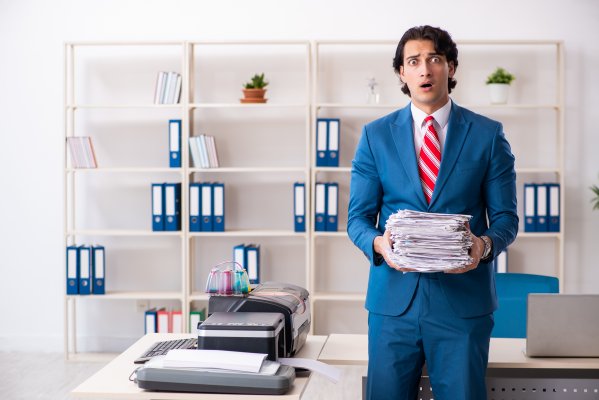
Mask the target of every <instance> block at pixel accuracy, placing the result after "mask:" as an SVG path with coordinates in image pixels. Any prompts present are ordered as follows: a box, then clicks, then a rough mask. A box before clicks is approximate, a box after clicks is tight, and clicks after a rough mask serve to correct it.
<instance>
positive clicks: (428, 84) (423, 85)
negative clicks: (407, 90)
mask: <svg viewBox="0 0 599 400" xmlns="http://www.w3.org/2000/svg"><path fill="white" fill-rule="evenodd" d="M420 87H421V88H429V87H433V84H432V83H423V84H422V85H420Z"/></svg>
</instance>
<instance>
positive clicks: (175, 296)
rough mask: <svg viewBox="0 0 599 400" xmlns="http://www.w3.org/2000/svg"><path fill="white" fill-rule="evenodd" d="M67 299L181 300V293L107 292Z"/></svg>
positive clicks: (72, 296)
mask: <svg viewBox="0 0 599 400" xmlns="http://www.w3.org/2000/svg"><path fill="white" fill-rule="evenodd" d="M67 297H68V298H69V299H72V298H76V299H92V300H182V298H183V295H182V293H181V292H107V293H106V294H99V295H95V294H91V295H67Z"/></svg>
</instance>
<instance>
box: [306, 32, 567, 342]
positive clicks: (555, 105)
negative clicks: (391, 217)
mask: <svg viewBox="0 0 599 400" xmlns="http://www.w3.org/2000/svg"><path fill="white" fill-rule="evenodd" d="M329 45H332V46H344V45H347V46H351V47H352V48H353V49H355V53H356V57H359V56H360V54H359V51H360V50H359V49H360V47H361V46H366V47H368V46H380V45H388V46H397V41H384V40H383V41H353V40H351V41H350V40H339V41H338V40H332V41H331V40H323V41H315V42H314V43H313V59H314V64H313V66H312V75H313V80H312V84H313V86H312V115H313V121H312V127H313V132H312V142H313V143H315V139H316V137H315V136H316V133H315V129H314V127H315V126H316V120H317V118H318V117H319V112H320V111H321V110H323V109H329V110H333V111H334V110H347V109H356V110H360V109H362V110H380V111H381V113H380V115H379V116H382V115H384V114H386V113H387V112H391V111H393V110H395V109H398V108H401V107H403V106H404V105H405V104H385V103H383V104H360V103H355V102H348V103H342V102H319V83H320V76H319V67H320V62H321V60H320V51H321V48H322V47H323V46H329ZM457 45H458V48H459V49H462V48H463V47H465V46H469V45H483V46H491V47H492V46H496V45H501V46H506V45H507V46H552V47H553V46H554V47H555V54H556V59H555V67H556V76H555V83H554V85H555V89H556V98H555V101H554V102H552V101H548V102H543V103H538V104H536V103H525V104H518V103H515V104H514V103H511V104H510V103H508V104H501V105H496V104H489V103H480V104H467V103H460V104H461V105H462V106H464V107H466V108H471V109H472V108H473V109H483V110H543V109H545V110H553V111H554V112H555V118H556V132H557V138H556V140H557V147H556V149H557V151H556V152H557V154H556V155H555V156H556V157H557V160H556V163H555V166H554V167H552V168H542V167H538V168H537V167H527V168H516V173H517V175H522V174H551V175H553V176H555V177H556V180H555V181H556V182H557V183H559V184H560V188H561V190H560V216H561V218H560V231H559V232H550V233H541V232H538V233H537V232H520V233H519V234H518V237H517V242H524V241H526V240H529V239H543V240H554V241H556V244H555V260H556V270H555V271H553V272H551V271H548V274H549V275H554V276H556V277H558V279H559V285H560V291H563V288H564V278H565V271H564V228H565V224H564V221H565V182H564V129H565V125H564V51H563V43H562V42H561V41H545V40H542V41H541V40H539V41H520V40H508V41H503V40H470V41H458V42H457ZM362 48H364V47H362ZM491 67H494V66H491ZM461 68H462V69H464V68H466V69H467V68H468V66H461ZM397 90H398V91H399V87H398V88H397ZM406 103H407V101H406ZM387 110H389V111H387ZM328 117H330V115H329V116H328ZM373 119H376V117H375V118H373ZM342 126H343V124H342ZM343 141H344V139H343V128H342V132H341V140H340V142H341V146H343ZM315 159H316V156H315V149H312V159H311V165H312V177H311V181H312V185H314V183H315V182H316V181H317V180H318V179H317V175H318V174H319V173H321V172H322V173H324V172H337V173H340V174H346V173H347V174H349V173H350V171H351V168H350V167H347V166H341V167H339V168H331V167H315V165H316V161H315ZM341 207H347V204H340V205H339V208H341ZM310 208H311V209H312V210H314V199H313V196H312V197H311V207H310ZM518 212H519V214H520V217H521V218H522V215H521V205H519V210H518ZM310 226H311V248H312V255H311V267H312V269H313V272H312V277H313V280H312V281H311V282H310V287H312V288H315V287H316V282H315V280H314V277H315V271H314V270H315V268H317V259H318V255H317V254H316V244H315V240H316V239H317V238H326V237H340V236H341V237H343V236H346V235H347V234H346V232H315V231H314V224H313V223H312V224H311V225H310ZM533 258H534V257H531V260H532V259H533ZM312 299H313V302H314V303H318V302H320V301H325V302H329V301H333V302H345V303H358V304H359V303H360V302H362V301H364V299H365V293H339V292H327V291H322V292H319V291H316V292H314V293H312ZM317 333H320V332H318V330H317Z"/></svg>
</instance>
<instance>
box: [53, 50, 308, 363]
mask: <svg viewBox="0 0 599 400" xmlns="http://www.w3.org/2000/svg"><path fill="white" fill-rule="evenodd" d="M215 62H216V63H215ZM134 66H135V67H134ZM158 71H177V72H179V73H180V74H181V76H182V90H181V98H180V102H179V103H178V104H153V100H154V97H153V90H154V85H155V80H156V75H157V73H158ZM260 72H265V73H266V76H267V79H269V80H270V82H271V84H270V85H269V87H268V89H269V91H268V92H267V96H266V97H267V98H268V99H269V101H268V103H266V104H241V103H240V102H239V98H240V97H241V96H242V93H241V88H242V83H244V82H246V81H247V80H248V79H249V78H250V77H251V76H252V75H253V74H254V73H260ZM288 75H289V76H288ZM310 79H311V77H310V43H309V42H307V41H236V42H231V41H181V42H123V43H120V42H106V43H104V42H74V43H67V44H65V93H64V116H65V137H70V136H80V135H83V136H92V140H93V143H94V147H95V150H96V157H97V159H98V164H99V166H98V168H95V169H76V168H72V167H71V166H70V162H69V155H68V153H67V151H65V163H64V177H65V179H64V182H65V185H64V187H65V188H64V193H65V195H64V196H65V208H64V212H65V221H64V243H65V246H67V245H70V244H73V243H77V244H82V243H100V244H104V243H106V245H105V247H106V254H107V255H106V289H107V290H106V294H105V295H90V296H84V295H65V301H64V304H65V306H64V309H65V320H64V330H65V343H64V346H65V354H66V356H67V358H73V357H75V358H76V357H77V353H78V352H79V346H78V339H79V337H80V336H81V334H82V331H83V330H84V329H81V326H80V325H81V324H82V323H81V322H78V321H81V320H85V319H86V318H84V317H86V315H83V314H84V313H86V312H87V309H88V308H90V305H91V304H93V303H97V304H96V305H93V306H91V310H92V311H91V312H97V311H96V310H97V309H98V308H99V309H100V310H103V309H106V310H107V309H108V304H111V303H113V301H129V303H133V304H131V305H130V306H127V307H128V308H130V310H127V313H129V314H131V315H134V317H133V318H134V319H137V320H138V326H137V328H136V331H137V332H138V333H139V335H140V336H141V335H142V334H143V313H141V312H140V311H139V310H137V312H136V313H135V314H133V313H134V312H135V311H134V310H135V308H136V305H135V302H136V301H138V304H137V307H139V302H140V301H141V302H142V304H150V305H151V306H157V307H160V306H162V305H166V306H167V308H172V309H181V310H182V312H183V315H184V316H185V318H183V320H184V324H185V326H184V329H185V330H186V331H187V330H189V329H190V327H189V326H188V321H189V319H188V318H187V317H188V316H189V312H190V310H191V309H192V307H193V306H194V305H196V306H198V307H200V308H201V307H202V306H207V301H208V295H206V294H205V293H203V289H204V285H205V280H206V277H207V275H208V272H209V270H210V268H211V267H212V266H213V265H215V264H217V263H218V262H220V261H222V260H224V259H231V255H232V245H234V244H237V243H238V242H246V243H247V242H249V241H251V242H255V243H258V244H260V245H261V249H262V257H263V260H262V263H261V264H262V268H263V279H264V278H269V277H271V278H275V279H277V278H278V280H284V279H283V278H284V275H285V270H284V269H282V270H281V268H280V267H279V265H282V266H285V264H286V262H285V256H286V252H287V251H289V254H290V256H291V257H292V258H294V259H299V260H300V261H299V262H295V264H293V263H290V264H291V266H292V267H293V269H294V271H295V273H292V274H291V279H292V281H293V282H294V283H297V284H299V285H303V286H308V274H309V273H310V269H309V254H310V249H309V239H308V238H309V232H303V233H302V232H295V231H294V230H293V214H292V210H293V182H294V181H304V182H305V183H306V187H308V188H309V186H310V182H309V179H310V173H309V171H310V165H309V156H310V136H309V134H310V122H311V120H310V112H311V108H310V97H309V94H310V84H309V83H310ZM168 119H180V120H181V121H182V138H181V147H182V148H181V150H182V151H181V156H182V167H181V168H168V159H167V158H166V157H165V155H167V154H168V151H167V150H168V147H167V142H166V140H163V139H165V135H166V133H167V130H166V124H165V123H166V121H167V120H168ZM231 120H235V125H230V121H231ZM160 124H162V126H161V127H157V125H160ZM287 124H291V125H292V126H291V127H290V129H285V128H287ZM281 128H284V129H281ZM128 129H131V131H133V132H135V133H132V134H130V135H129V132H128ZM205 129H208V131H205ZM138 131H141V133H137V132H138ZM146 131H147V132H146ZM204 133H208V134H212V135H214V136H215V137H216V141H217V149H218V150H219V161H220V165H221V167H220V168H210V169H203V168H196V167H194V166H193V164H192V163H191V159H190V157H189V147H188V139H189V137H191V136H195V135H199V134H204ZM252 136H255V139H253V138H252ZM134 141H136V142H137V143H143V144H142V145H138V144H135V143H133V142H134ZM146 141H147V143H146ZM121 144H122V146H121ZM268 146H272V147H273V149H274V150H273V151H275V153H274V154H269V153H268V152H267V151H265V149H267V148H268ZM121 147H123V148H124V149H121ZM230 149H232V150H230ZM115 153H116V154H115ZM132 153H136V154H134V156H132V157H129V156H128V154H132ZM138 153H141V155H140V154H138ZM145 153H147V154H145ZM254 153H255V154H254ZM163 181H169V182H181V230H180V231H177V232H153V231H152V230H151V210H150V209H149V208H148V206H149V203H150V186H149V184H150V183H151V182H163ZM194 181H221V182H224V183H225V202H226V210H227V212H226V214H225V219H226V225H227V226H226V230H225V231H224V232H189V228H188V224H189V222H188V221H189V212H188V188H189V183H190V182H194ZM112 185H114V187H111V186H112ZM251 185H255V186H256V187H257V188H258V189H259V188H262V187H263V188H265V190H263V191H262V192H260V190H258V189H256V188H254V189H253V188H252V187H251ZM237 187H239V189H237ZM104 190H106V191H109V192H111V194H113V195H114V196H115V197H119V196H120V193H121V192H122V193H123V194H122V197H121V199H122V202H124V203H127V205H125V206H124V207H123V208H124V209H123V210H120V211H119V210H115V208H116V207H115V204H118V202H116V201H112V200H111V199H110V196H109V195H106V194H105V193H104V192H103V191H104ZM98 192H99V193H98ZM94 194H98V196H97V197H99V199H98V200H96V199H95V198H94ZM267 194H271V195H272V196H278V202H279V204H278V205H279V207H278V209H279V210H278V211H276V212H273V209H275V207H274V206H276V204H274V205H273V204H268V203H269V201H268V197H267V198H266V201H265V199H263V198H261V197H262V196H266V195H267ZM249 196H254V198H253V199H247V198H246V197H249ZM130 197H135V201H129V198H130ZM306 198H308V197H306ZM261 202H263V203H265V204H266V205H268V206H269V207H270V209H268V208H265V209H263V210H261V211H260V203H261ZM95 203H97V204H95ZM246 204H250V207H244V206H245V205H246ZM127 207H128V208H127ZM138 208H139V210H138ZM94 212H96V213H98V214H102V215H103V216H104V218H102V217H100V216H98V217H94V215H93V213H94ZM245 212H248V214H249V213H251V215H252V217H251V218H250V217H246V218H244V213H245ZM260 212H261V213H262V215H258V216H256V214H258V213H260ZM90 213H91V214H92V215H91V216H90V215H89V214H90ZM270 213H272V214H273V215H274V218H272V220H270V221H269V214H270ZM114 214H117V215H118V214H120V215H121V216H122V217H123V218H122V219H123V221H121V220H120V219H119V218H118V217H115V215H114ZM127 214H132V215H127ZM282 215H284V216H285V217H286V219H287V220H288V221H287V222H281V220H282V218H281V216H282ZM105 220H106V221H105ZM308 220H309V215H308ZM120 243H123V244H120ZM128 243H132V244H131V245H129V244H128ZM202 246H204V247H202ZM116 247H118V248H116ZM279 247H280V248H282V250H279ZM153 249H156V250H153ZM148 251H149V252H150V254H149V255H148V254H145V253H146V252H148ZM207 254H208V256H206V255H207ZM153 258H156V259H157V260H156V261H154V260H152V259H153ZM121 259H122V261H119V260H121ZM143 263H149V264H150V266H151V268H150V270H151V271H152V273H155V274H156V275H157V276H156V277H154V276H143V275H144V267H143V266H140V265H136V264H143ZM65 264H66V260H65ZM271 269H272V270H274V271H269V270H271ZM135 274H138V275H141V276H143V279H147V280H148V281H149V282H150V283H149V284H148V285H144V284H143V283H140V282H143V279H140V280H139V281H140V282H135V281H137V279H136V278H135ZM117 275H118V276H119V277H118V281H116V279H117V278H114V277H115V276H117ZM120 275H125V277H123V278H121V276H120ZM128 280H129V282H128V283H127V281H128ZM161 280H164V281H166V283H165V284H164V285H163V284H161V282H160V281H161ZM111 284H112V285H116V286H118V288H112V287H111ZM117 284H118V285H117ZM145 286H148V287H145ZM148 289H150V290H148ZM172 289H174V290H172ZM78 304H79V306H78ZM100 312H102V311H100ZM103 317H104V318H106V320H108V321H110V320H111V317H112V316H111V315H109V314H106V315H104V316H103ZM88 323H89V322H88ZM83 328H87V327H86V326H84V327H83ZM130 328H131V327H129V332H121V331H119V330H118V328H117V329H115V330H113V333H112V334H113V335H115V336H118V335H122V334H130V331H131V329H130ZM92 329H93V328H92Z"/></svg>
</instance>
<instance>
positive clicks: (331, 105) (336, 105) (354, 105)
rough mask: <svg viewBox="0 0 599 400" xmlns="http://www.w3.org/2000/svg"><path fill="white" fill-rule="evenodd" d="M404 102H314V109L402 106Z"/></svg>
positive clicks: (392, 107)
mask: <svg viewBox="0 0 599 400" xmlns="http://www.w3.org/2000/svg"><path fill="white" fill-rule="evenodd" d="M405 106H406V104H367V103H316V104H315V107H316V109H317V110H318V109H320V108H365V109H368V108H373V109H381V108H391V109H397V108H403V107H405Z"/></svg>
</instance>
